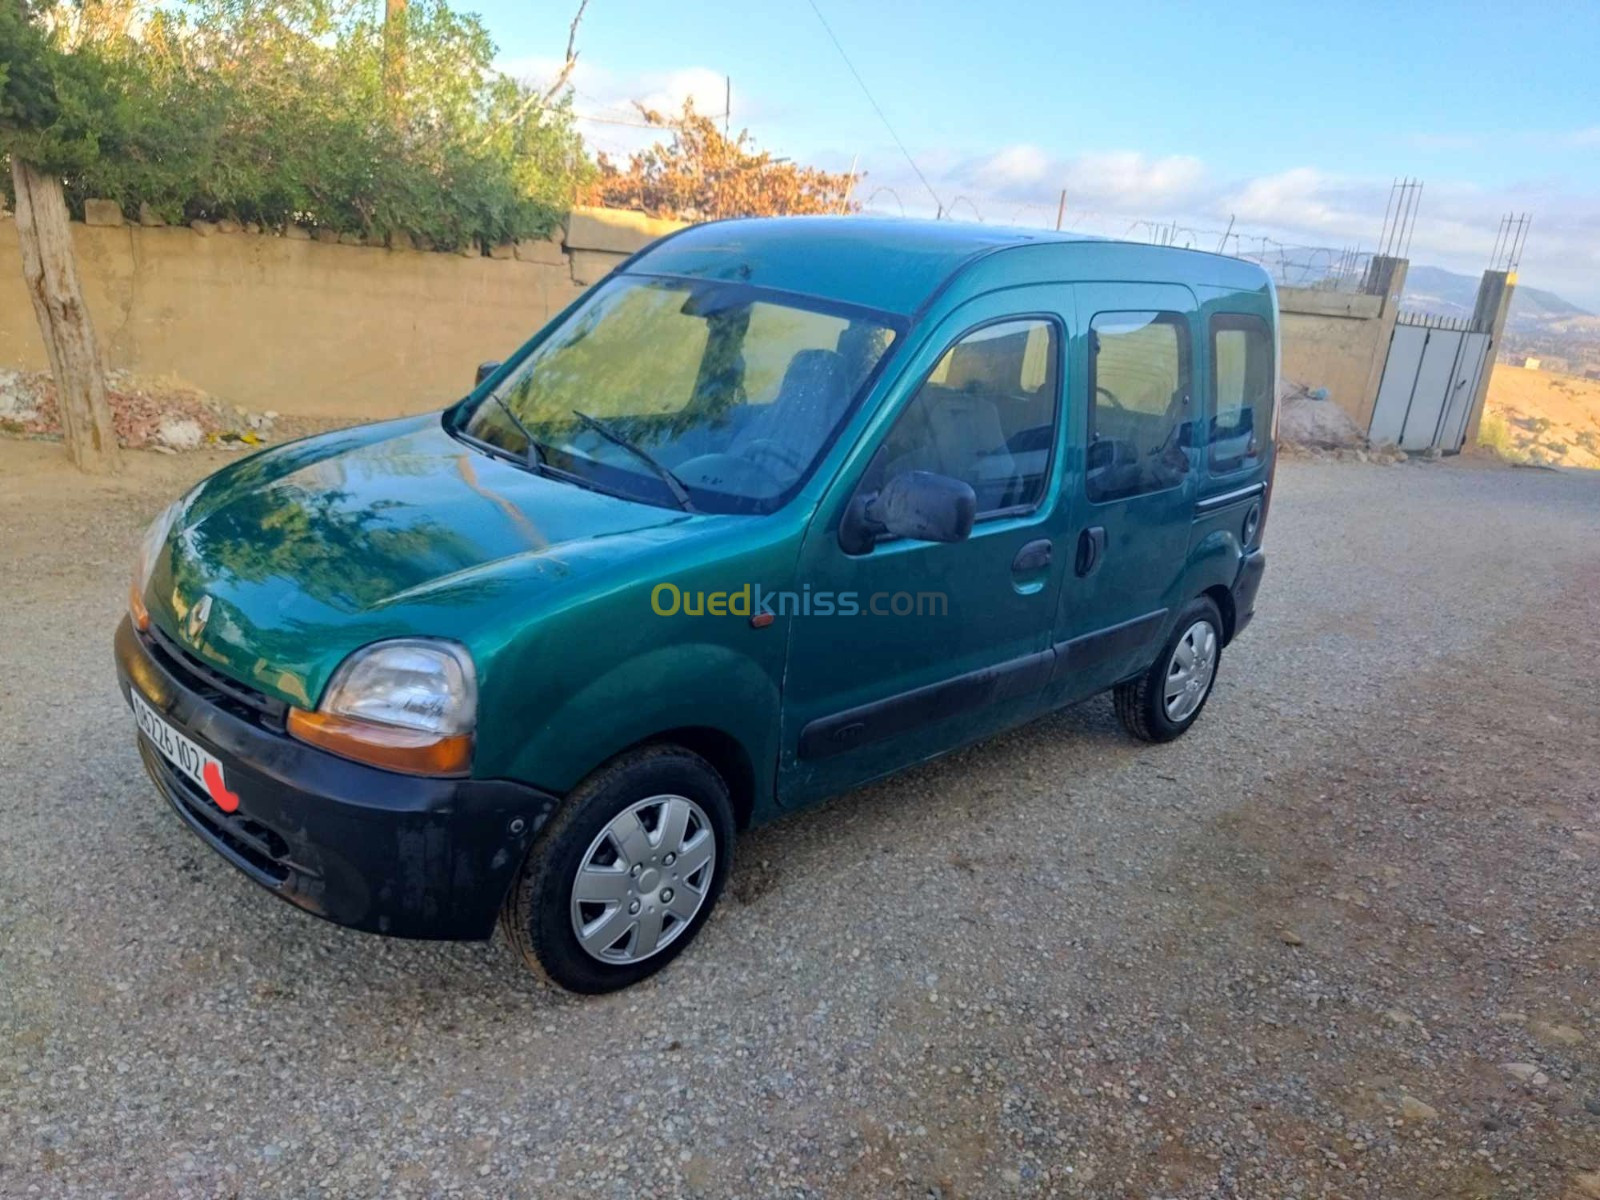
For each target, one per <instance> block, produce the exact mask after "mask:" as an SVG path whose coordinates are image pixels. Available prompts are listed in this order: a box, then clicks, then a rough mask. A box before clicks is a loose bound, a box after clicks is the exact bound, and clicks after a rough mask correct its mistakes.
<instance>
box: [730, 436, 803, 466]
mask: <svg viewBox="0 0 1600 1200" xmlns="http://www.w3.org/2000/svg"><path fill="white" fill-rule="evenodd" d="M739 457H740V458H747V459H749V460H750V461H751V462H753V463H755V464H756V465H757V466H765V465H766V462H773V463H777V464H778V465H779V466H781V467H787V468H788V469H789V470H790V471H791V472H793V473H794V474H795V475H798V474H800V472H801V471H803V470H805V465H806V464H805V462H804V461H803V460H802V459H801V457H800V455H799V454H798V453H797V452H796V451H795V450H793V449H792V448H790V447H789V446H785V445H784V444H783V443H782V442H779V441H776V440H775V439H773V438H757V439H756V440H755V441H753V442H751V443H750V444H749V445H748V446H745V447H743V448H742V449H740V451H739ZM763 460H766V462H763ZM769 470H770V468H769Z"/></svg>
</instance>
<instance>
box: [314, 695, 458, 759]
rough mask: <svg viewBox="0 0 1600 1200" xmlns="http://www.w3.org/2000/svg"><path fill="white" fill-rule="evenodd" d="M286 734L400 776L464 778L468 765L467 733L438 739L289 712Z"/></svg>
mask: <svg viewBox="0 0 1600 1200" xmlns="http://www.w3.org/2000/svg"><path fill="white" fill-rule="evenodd" d="M289 734H290V736H291V737H296V738H299V739H300V740H301V741H302V742H305V743H307V744H308V745H312V746H316V747H318V748H319V749H322V750H327V751H328V752H329V753H332V754H337V755H339V756H340V757H342V758H350V759H354V760H355V761H356V762H362V763H366V764H367V765H369V766H373V767H382V768H383V769H384V770H385V771H399V772H402V773H403V774H406V775H465V774H466V773H467V771H468V769H469V768H470V767H471V765H472V735H471V734H470V733H458V734H453V735H449V736H445V737H441V736H439V735H438V734H433V733H424V732H422V731H421V730H418V729H401V728H400V727H399V726H396V725H380V724H378V723H377V722H375V721H360V720H357V719H356V718H354V717H341V716H338V715H336V714H334V713H321V712H307V711H306V710H305V709H303V708H291V709H290V710H289Z"/></svg>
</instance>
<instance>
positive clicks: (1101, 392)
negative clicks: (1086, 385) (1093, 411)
mask: <svg viewBox="0 0 1600 1200" xmlns="http://www.w3.org/2000/svg"><path fill="white" fill-rule="evenodd" d="M1094 393H1095V395H1097V396H1104V397H1105V398H1106V399H1107V400H1109V401H1111V407H1112V408H1114V409H1117V410H1118V411H1119V412H1127V411H1128V407H1127V405H1125V404H1123V403H1122V401H1121V400H1118V399H1117V394H1116V393H1115V392H1113V391H1112V390H1111V389H1110V388H1103V387H1100V386H1099V385H1096V386H1095V389H1094Z"/></svg>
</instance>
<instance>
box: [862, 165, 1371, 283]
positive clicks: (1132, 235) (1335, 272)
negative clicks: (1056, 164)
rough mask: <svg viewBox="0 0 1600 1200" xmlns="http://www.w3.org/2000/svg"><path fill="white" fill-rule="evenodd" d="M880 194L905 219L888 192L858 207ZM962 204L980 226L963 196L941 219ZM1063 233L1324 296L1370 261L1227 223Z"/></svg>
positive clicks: (1029, 209) (1072, 224)
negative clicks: (1236, 266) (1230, 265)
mask: <svg viewBox="0 0 1600 1200" xmlns="http://www.w3.org/2000/svg"><path fill="white" fill-rule="evenodd" d="M882 192H889V194H891V195H894V198H895V202H896V203H897V204H899V205H900V212H901V215H904V213H905V205H904V203H903V202H901V200H900V197H899V196H898V195H897V194H895V193H894V192H893V189H890V188H886V187H880V188H878V189H877V190H876V191H874V192H873V193H872V195H870V196H868V197H867V199H866V201H865V202H864V203H863V205H862V207H863V208H864V209H866V210H868V211H871V210H872V207H873V201H874V200H875V199H876V197H877V196H878V195H879V194H880V193H882ZM963 203H964V204H965V205H966V207H967V208H970V209H971V211H972V213H973V215H974V217H975V218H976V219H977V220H978V221H979V222H980V223H984V217H983V214H982V212H981V211H980V210H979V208H978V206H977V204H976V202H974V201H973V200H972V198H971V197H969V196H965V195H962V196H957V197H956V198H955V199H954V200H953V201H952V202H951V203H950V205H949V207H947V208H946V209H945V210H944V215H945V216H949V215H950V214H951V213H952V212H953V211H954V209H955V208H956V206H957V205H960V204H963ZM1025 215H1028V216H1033V217H1035V218H1036V219H1034V220H1032V221H1026V222H1024V221H1023V220H1022V218H1023V217H1024V216H1025ZM1055 217H1056V210H1055V209H1054V208H1053V207H1051V206H1048V205H1045V204H1043V203H1040V202H1037V201H1024V202H1023V203H1021V204H1019V205H1018V206H1017V207H1016V208H1014V209H1012V210H1010V212H1009V214H1008V216H1007V218H1006V222H1005V223H1006V224H1008V225H1026V226H1031V227H1044V228H1054V227H1055ZM1061 230H1062V232H1067V233H1081V234H1085V235H1087V236H1090V237H1109V238H1114V239H1116V240H1119V241H1141V242H1148V243H1150V244H1151V245H1157V246H1174V247H1178V248H1180V249H1186V250H1206V251H1210V252H1211V253H1213V254H1226V255H1230V256H1231V257H1234V258H1242V259H1244V260H1246V261H1247V262H1253V263H1255V264H1257V265H1258V266H1260V267H1262V268H1263V269H1264V270H1266V271H1267V272H1268V273H1269V274H1271V275H1272V277H1273V279H1274V281H1275V282H1277V283H1278V284H1279V285H1280V286H1283V287H1297V288H1314V289H1318V290H1322V291H1341V292H1359V291H1361V290H1362V288H1363V287H1364V286H1365V284H1366V280H1367V275H1368V268H1369V265H1370V264H1371V261H1372V257H1373V256H1372V252H1370V251H1367V250H1363V249H1361V248H1360V247H1359V246H1354V245H1352V246H1313V245H1304V244H1299V243H1294V242H1286V241H1282V240H1280V239H1278V238H1274V237H1271V236H1270V235H1267V234H1256V233H1250V232H1248V231H1245V230H1241V229H1238V228H1236V227H1235V226H1234V225H1233V224H1232V223H1231V222H1230V223H1229V225H1228V227H1227V228H1225V229H1207V228H1204V227H1202V226H1195V225H1186V224H1182V223H1180V222H1177V221H1163V220H1159V219H1146V218H1139V219H1135V220H1132V221H1130V220H1129V219H1128V218H1127V217H1125V216H1124V217H1119V216H1117V215H1115V214H1111V213H1102V212H1087V211H1079V212H1072V211H1070V210H1069V211H1068V212H1067V213H1066V216H1065V218H1064V219H1063V221H1062V224H1061Z"/></svg>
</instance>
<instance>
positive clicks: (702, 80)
mask: <svg viewBox="0 0 1600 1200" xmlns="http://www.w3.org/2000/svg"><path fill="white" fill-rule="evenodd" d="M495 65H496V66H497V67H498V68H499V69H500V71H501V72H502V73H504V74H506V75H510V76H511V77H512V78H514V79H520V80H522V81H524V82H526V83H530V84H533V85H534V86H548V85H549V84H550V83H551V82H552V81H554V79H555V78H556V75H557V74H558V73H559V72H560V70H561V65H562V64H561V60H559V59H555V58H511V59H502V60H501V61H499V62H497V63H496V64H495ZM569 82H570V83H571V85H572V89H573V104H572V107H573V110H574V111H575V112H577V113H578V114H579V120H578V129H579V132H581V133H582V134H583V137H584V140H585V141H587V142H588V143H589V145H590V146H592V147H594V148H595V149H597V150H603V151H605V152H606V153H608V154H611V155H613V156H616V155H625V154H629V153H632V152H633V151H636V150H641V149H643V148H644V147H646V146H648V145H650V144H651V143H653V142H656V141H659V140H660V139H661V136H662V135H661V133H660V132H659V131H654V130H650V129H642V128H639V126H640V125H642V124H643V120H642V118H641V117H640V115H639V109H638V108H637V107H636V105H643V106H644V107H645V108H648V109H652V110H654V111H656V112H662V113H672V112H677V111H678V110H679V109H681V108H682V107H683V102H684V101H685V100H686V99H688V100H693V101H694V106H695V108H696V109H697V110H698V111H700V112H702V113H706V114H718V113H721V112H722V111H723V109H724V104H725V101H726V97H727V90H726V89H727V82H726V79H725V77H724V76H723V74H722V73H721V72H720V71H713V70H712V69H711V68H709V67H682V68H679V69H676V70H670V71H649V72H644V73H640V74H630V75H626V76H623V75H618V74H617V73H616V72H614V71H609V70H607V69H605V68H604V67H598V66H595V65H593V64H592V63H590V62H588V61H587V60H585V59H584V58H581V57H580V58H579V59H578V65H577V66H576V67H575V68H574V69H573V72H572V78H571V80H570V81H569ZM759 114H760V109H759V107H758V106H756V105H754V104H750V103H747V102H745V100H744V98H743V97H741V99H740V111H739V114H738V115H739V117H740V119H741V120H742V121H745V122H749V121H750V120H751V119H752V117H753V116H759Z"/></svg>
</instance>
